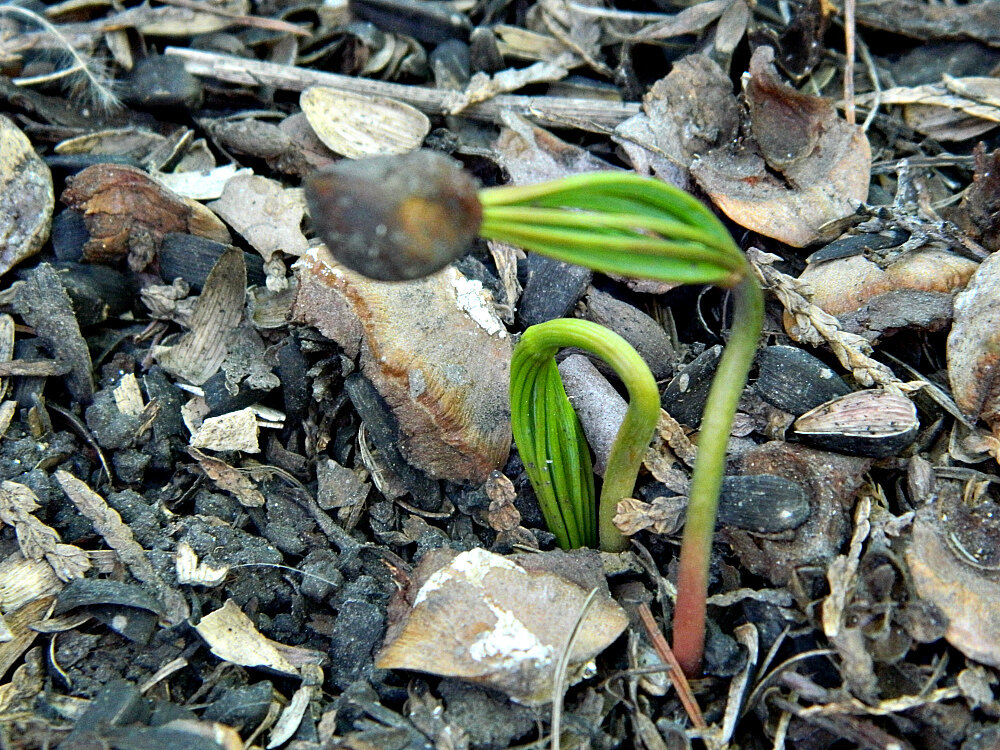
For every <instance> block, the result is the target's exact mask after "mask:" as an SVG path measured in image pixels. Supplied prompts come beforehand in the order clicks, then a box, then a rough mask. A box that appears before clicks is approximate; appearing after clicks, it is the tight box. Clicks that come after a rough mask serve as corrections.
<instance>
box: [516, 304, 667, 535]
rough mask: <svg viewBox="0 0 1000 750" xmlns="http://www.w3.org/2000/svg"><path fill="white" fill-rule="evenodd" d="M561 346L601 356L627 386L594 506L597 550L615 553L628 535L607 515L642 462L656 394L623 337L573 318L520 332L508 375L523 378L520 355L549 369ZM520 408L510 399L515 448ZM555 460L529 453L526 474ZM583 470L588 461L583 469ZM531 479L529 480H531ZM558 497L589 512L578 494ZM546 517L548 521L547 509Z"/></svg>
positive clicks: (656, 410) (521, 429)
mask: <svg viewBox="0 0 1000 750" xmlns="http://www.w3.org/2000/svg"><path fill="white" fill-rule="evenodd" d="M567 346H575V347H579V348H581V349H584V350H586V351H588V352H591V353H592V354H595V355H597V356H598V357H600V358H601V359H603V360H604V361H605V362H607V363H608V365H609V366H610V367H611V368H612V369H613V370H614V371H615V372H616V373H617V374H618V376H619V377H620V378H621V379H622V382H623V383H624V384H625V388H626V389H627V390H628V395H629V402H628V409H627V410H626V412H625V419H624V421H623V422H622V425H621V427H620V428H619V430H618V435H617V437H616V438H615V441H614V443H613V444H612V446H611V454H610V456H609V457H608V466H607V469H606V471H605V472H604V485H603V487H602V489H601V501H600V506H599V509H598V532H599V533H598V536H599V540H600V546H601V549H602V550H605V551H607V552H614V551H621V550H623V549H625V548H626V547H627V546H628V539H627V538H626V537H625V536H624V535H623V534H622V533H621V532H620V531H619V530H618V528H617V527H616V526H615V525H614V523H613V522H612V519H613V518H614V515H615V511H616V507H617V505H618V501H619V500H621V499H622V498H625V497H629V496H631V494H632V490H633V489H634V487H635V479H636V476H637V474H638V473H639V464H640V463H641V462H642V457H643V454H644V453H645V450H646V447H647V446H648V445H649V441H650V439H651V438H652V436H653V430H654V429H655V428H656V422H657V419H659V415H660V392H659V389H658V388H657V387H656V380H655V379H654V378H653V375H652V373H651V372H650V371H649V367H648V366H647V365H646V363H645V362H644V361H643V360H642V357H640V356H639V354H638V353H637V352H636V351H635V349H633V348H632V346H631V345H630V344H629V343H628V342H627V341H625V339H623V338H622V337H621V336H619V335H618V334H616V333H614V332H612V331H609V330H608V329H607V328H604V327H603V326H600V325H598V324H596V323H591V322H590V321H587V320H577V319H575V318H561V319H558V320H550V321H547V322H545V323H540V324H538V325H535V326H531V327H530V328H529V329H528V330H526V331H525V332H524V335H523V336H522V337H521V340H520V341H519V342H518V344H517V346H516V347H515V349H514V360H516V361H517V362H518V367H517V368H516V369H515V368H513V367H512V368H511V373H512V379H513V380H515V381H516V380H519V379H525V380H526V379H527V378H526V375H527V373H526V372H525V371H524V369H522V365H521V364H520V363H521V362H522V361H525V359H526V358H530V359H531V361H533V362H535V363H536V365H535V366H537V367H552V368H554V367H555V361H554V359H553V358H554V356H555V354H556V352H557V351H558V350H559V349H561V348H564V347H567ZM538 382H539V381H538V380H536V381H535V387H536V388H537V386H538ZM557 385H558V392H556V388H555V387H552V385H551V384H550V392H551V393H552V394H553V396H554V397H557V398H560V401H565V404H566V405H567V406H569V401H568V399H567V398H566V393H565V391H564V390H563V389H562V383H561V381H560V382H559V383H558V384H557ZM522 392H523V389H522V386H521V383H519V382H512V383H511V393H512V394H514V393H517V394H521V393H522ZM551 408H552V410H553V411H557V410H558V409H557V408H556V407H555V406H552V407H551ZM570 409H571V407H570ZM521 410H522V403H521V402H520V401H518V402H514V401H512V402H511V417H512V420H511V421H512V424H513V427H514V438H515V440H516V441H517V444H518V445H519V446H521V445H528V444H529V443H528V442H527V439H528V438H529V437H530V435H531V434H532V427H533V426H532V425H530V424H527V423H526V421H527V420H526V419H525V417H524V415H523V414H522V413H521ZM570 413H572V411H570ZM565 428H566V430H567V432H568V431H569V430H570V429H573V430H579V423H578V421H576V419H575V415H574V421H573V425H572V427H570V426H565ZM578 434H579V433H578ZM536 440H537V437H536ZM554 442H555V441H553V443H554ZM550 447H551V446H550ZM556 458H557V457H556V456H551V455H549V456H541V455H535V456H534V457H533V459H532V462H533V464H534V466H532V467H529V476H532V473H531V472H532V471H536V470H539V469H540V468H542V467H540V466H539V464H540V463H541V462H543V461H547V460H549V459H556ZM589 470H590V467H589V465H588V466H587V471H589ZM532 483H533V484H534V481H533V482H532ZM563 501H564V502H566V503H568V504H569V505H570V507H571V508H573V512H574V513H575V514H576V515H577V516H578V517H579V518H581V520H582V519H583V518H585V517H586V515H587V514H588V513H592V511H590V510H589V509H586V508H584V507H583V505H582V502H581V501H582V498H580V497H568V498H563ZM544 511H545V508H544V506H543V512H544ZM546 520H548V514H547V513H546Z"/></svg>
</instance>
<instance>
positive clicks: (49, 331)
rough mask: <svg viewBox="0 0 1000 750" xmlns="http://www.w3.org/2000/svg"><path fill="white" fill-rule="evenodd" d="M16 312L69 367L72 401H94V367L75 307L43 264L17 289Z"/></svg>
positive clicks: (49, 267)
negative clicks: (73, 399)
mask: <svg viewBox="0 0 1000 750" xmlns="http://www.w3.org/2000/svg"><path fill="white" fill-rule="evenodd" d="M14 308H15V309H16V310H17V312H18V313H19V314H20V315H21V317H22V318H24V322H25V323H27V324H28V325H30V326H32V327H33V328H34V329H35V333H36V334H37V335H38V338H40V339H41V340H42V341H44V342H45V345H46V347H48V349H49V351H51V352H52V353H53V354H54V355H55V356H56V358H57V359H59V360H61V361H63V362H64V363H66V364H68V365H69V368H70V371H69V374H68V375H67V376H66V387H67V388H69V391H70V393H72V394H73V397H74V398H76V399H78V400H79V401H82V402H84V403H89V402H90V401H91V399H93V397H94V379H93V373H92V370H93V363H92V362H91V359H90V350H89V349H88V348H87V342H86V341H85V340H84V338H83V335H82V334H81V333H80V326H79V324H78V323H77V320H76V317H75V315H74V313H73V305H72V304H71V302H70V299H69V295H67V294H66V291H65V289H64V288H63V285H62V283H61V282H60V281H59V276H58V274H57V273H56V271H55V269H54V268H53V267H52V266H51V265H49V264H48V263H42V264H41V265H39V266H38V267H37V268H35V269H34V270H33V271H32V272H31V274H30V275H29V276H28V279H27V280H26V283H25V284H23V285H21V286H19V287H18V288H17V292H16V294H15V297H14Z"/></svg>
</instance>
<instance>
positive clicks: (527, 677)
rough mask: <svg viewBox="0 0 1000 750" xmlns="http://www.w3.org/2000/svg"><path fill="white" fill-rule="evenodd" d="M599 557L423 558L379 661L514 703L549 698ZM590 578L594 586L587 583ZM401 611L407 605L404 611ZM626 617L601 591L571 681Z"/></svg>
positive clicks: (577, 648)
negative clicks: (528, 561)
mask: <svg viewBox="0 0 1000 750" xmlns="http://www.w3.org/2000/svg"><path fill="white" fill-rule="evenodd" d="M594 555H595V553H593V552H583V551H578V552H577V553H574V554H568V553H548V552H547V553H540V554H538V555H536V556H534V557H536V558H547V561H546V560H541V559H535V560H533V561H532V563H533V565H535V566H538V567H536V568H535V569H533V570H529V569H526V568H525V567H524V565H523V563H524V562H525V561H524V560H523V558H517V560H516V561H515V559H512V558H506V557H501V556H500V555H494V554H493V553H491V552H487V551H486V550H483V549H473V550H470V551H468V552H462V553H460V554H458V555H455V554H454V553H453V552H449V551H445V550H439V551H436V552H435V553H432V554H428V555H425V557H424V559H423V560H422V561H421V564H420V567H419V568H418V569H417V571H415V572H414V575H413V578H412V586H411V588H410V589H409V590H408V591H406V592H404V593H403V594H401V596H402V597H404V599H405V600H406V601H408V602H409V607H407V604H406V601H404V602H397V604H396V610H395V613H391V616H392V615H393V614H394V616H395V618H396V619H395V621H390V624H389V631H388V633H387V636H386V645H385V647H384V648H383V649H382V651H381V652H380V653H379V655H378V658H377V660H376V666H378V667H379V668H381V669H413V670H417V671H420V672H428V673H430V674H437V675H442V676H449V677H458V678H460V679H463V680H467V681H470V682H476V683H480V684H484V685H487V686H489V687H492V688H495V689H497V690H501V691H503V692H504V693H506V694H507V695H509V696H510V697H511V699H513V700H514V701H516V702H518V703H524V704H527V705H541V704H544V703H547V702H548V701H549V700H551V698H552V682H553V677H554V671H555V667H556V664H557V662H558V661H559V657H560V654H561V651H562V649H563V648H564V647H565V645H566V643H567V640H568V639H569V634H570V632H571V631H572V630H573V627H574V625H575V624H576V621H577V619H578V618H579V617H580V612H581V611H582V608H583V603H584V601H585V600H586V598H587V595H588V594H589V591H590V589H588V588H584V586H585V585H586V586H590V588H593V587H594V586H596V585H600V587H601V588H603V587H604V586H605V585H606V584H604V583H603V576H602V575H600V573H596V574H595V572H596V571H599V568H598V567H596V566H597V565H598V563H597V562H596V560H595V558H594ZM448 557H451V559H450V560H448V559H446V558H448ZM590 563H593V565H591V564H590ZM545 564H549V565H551V566H552V567H553V568H559V567H561V568H562V569H563V574H560V572H559V571H558V570H555V569H552V570H546V569H542V568H541V567H540V566H542V565H545ZM574 568H575V569H576V572H572V571H573V569H574ZM588 576H589V578H590V582H588V583H583V580H581V579H586V578H587V577H588ZM581 584H583V585H581ZM404 608H405V609H407V610H408V611H404V612H402V613H401V612H400V610H401V609H404ZM456 613H461V615H460V616H456ZM627 622H628V620H627V618H626V616H625V613H624V611H623V610H622V609H621V607H619V606H618V605H617V604H616V603H615V602H614V600H613V599H611V597H610V596H608V595H607V593H604V594H603V595H601V594H600V593H599V594H598V596H597V598H596V599H595V600H594V602H593V604H592V606H591V607H590V608H589V609H588V610H587V613H586V614H585V615H584V617H583V622H582V623H581V624H580V628H579V632H578V636H577V638H576V641H575V643H574V646H573V651H572V653H571V654H570V659H569V663H570V668H571V674H573V675H576V678H575V679H578V678H579V676H580V674H581V672H582V671H583V670H584V668H585V667H586V665H587V663H588V662H590V660H591V659H593V658H594V657H595V656H596V655H597V654H599V653H600V652H601V651H603V650H604V649H605V648H607V647H608V646H609V645H611V643H612V642H613V641H614V640H615V639H616V638H617V637H618V636H619V635H620V634H621V632H622V631H623V630H624V629H625V626H626V624H627Z"/></svg>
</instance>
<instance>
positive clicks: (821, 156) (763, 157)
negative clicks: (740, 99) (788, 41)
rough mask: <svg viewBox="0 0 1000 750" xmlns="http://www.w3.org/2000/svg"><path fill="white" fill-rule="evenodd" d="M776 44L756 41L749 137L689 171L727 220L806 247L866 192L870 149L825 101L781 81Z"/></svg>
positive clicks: (748, 90) (749, 89)
mask: <svg viewBox="0 0 1000 750" xmlns="http://www.w3.org/2000/svg"><path fill="white" fill-rule="evenodd" d="M773 58H774V50H772V49H771V48H770V47H759V48H757V50H756V51H755V52H754V54H753V57H752V58H751V60H750V79H749V82H748V83H747V86H746V98H747V105H748V108H749V112H750V129H751V133H752V138H749V139H746V140H745V141H743V142H742V143H741V144H740V145H739V146H738V148H737V149H736V150H735V151H733V150H732V149H731V148H728V147H727V148H718V149H715V150H714V151H710V152H708V153H707V154H705V155H704V156H703V157H702V158H700V159H696V160H695V162H694V164H693V165H692V166H691V173H692V174H693V175H694V177H695V179H696V180H697V181H698V184H699V185H701V187H702V188H703V189H704V190H705V192H706V193H708V194H709V196H710V197H711V198H712V200H713V201H714V202H715V203H716V205H718V206H719V208H721V209H722V210H723V211H724V212H725V214H726V215H727V216H729V218H730V219H732V220H733V221H735V222H736V223H737V224H740V225H741V226H744V227H746V228H747V229H751V230H753V231H755V232H759V233H760V234H763V235H765V236H767V237H773V238H774V239H777V240H780V241H782V242H786V243H788V244H789V245H792V246H794V247H803V246H805V245H808V244H810V243H812V242H816V241H817V240H820V239H824V237H823V236H822V234H821V233H820V228H821V227H823V225H824V224H828V223H830V222H832V221H835V220H837V219H842V218H844V217H846V216H849V215H850V214H851V213H853V212H854V211H855V209H856V208H857V207H858V205H860V203H861V202H862V201H864V200H865V198H866V197H867V195H868V183H869V178H870V174H869V173H870V171H871V148H870V146H869V145H868V139H867V138H866V137H865V134H864V132H863V131H862V129H861V128H860V127H858V126H855V125H849V124H848V123H846V122H845V121H843V120H841V119H839V118H838V117H837V114H836V111H835V110H834V107H833V105H832V104H831V103H830V102H828V101H827V100H825V99H822V98H819V97H813V96H808V95H806V94H802V93H800V92H798V91H796V90H795V89H793V88H791V87H790V86H786V85H785V84H783V83H781V82H780V80H779V79H778V77H777V74H776V73H775V71H774V67H773V65H772V64H771V62H772V60H773Z"/></svg>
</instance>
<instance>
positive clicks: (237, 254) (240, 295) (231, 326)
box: [153, 247, 247, 385]
mask: <svg viewBox="0 0 1000 750" xmlns="http://www.w3.org/2000/svg"><path fill="white" fill-rule="evenodd" d="M246 288H247V268H246V261H245V260H244V258H243V251H242V250H240V249H239V248H236V247H229V248H228V249H227V250H226V251H225V252H224V253H223V254H222V255H221V256H220V257H219V260H218V261H216V263H215V266H213V268H212V271H211V273H209V274H208V278H207V279H206V280H205V286H204V287H203V289H202V292H201V295H200V296H199V297H198V302H197V303H196V305H195V308H194V312H193V313H192V314H191V318H190V320H189V325H190V328H191V330H190V332H188V333H186V334H184V336H183V337H182V338H181V340H180V341H179V342H178V343H177V344H175V345H174V346H160V347H154V349H153V354H154V356H155V357H156V359H157V361H159V363H160V365H161V366H162V367H163V369H165V370H166V371H167V372H169V373H171V374H173V375H177V376H178V377H181V378H184V379H185V380H187V381H188V382H189V383H193V384H194V385H201V384H202V383H204V382H205V381H206V380H208V379H209V378H210V377H212V375H214V374H215V373H216V371H217V370H218V369H219V367H220V366H221V365H222V362H223V361H224V360H225V358H226V354H227V352H228V346H227V339H228V337H229V335H230V333H231V332H232V331H234V330H235V329H236V327H237V326H238V325H239V322H240V320H241V319H242V317H243V302H244V299H245V298H246Z"/></svg>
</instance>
